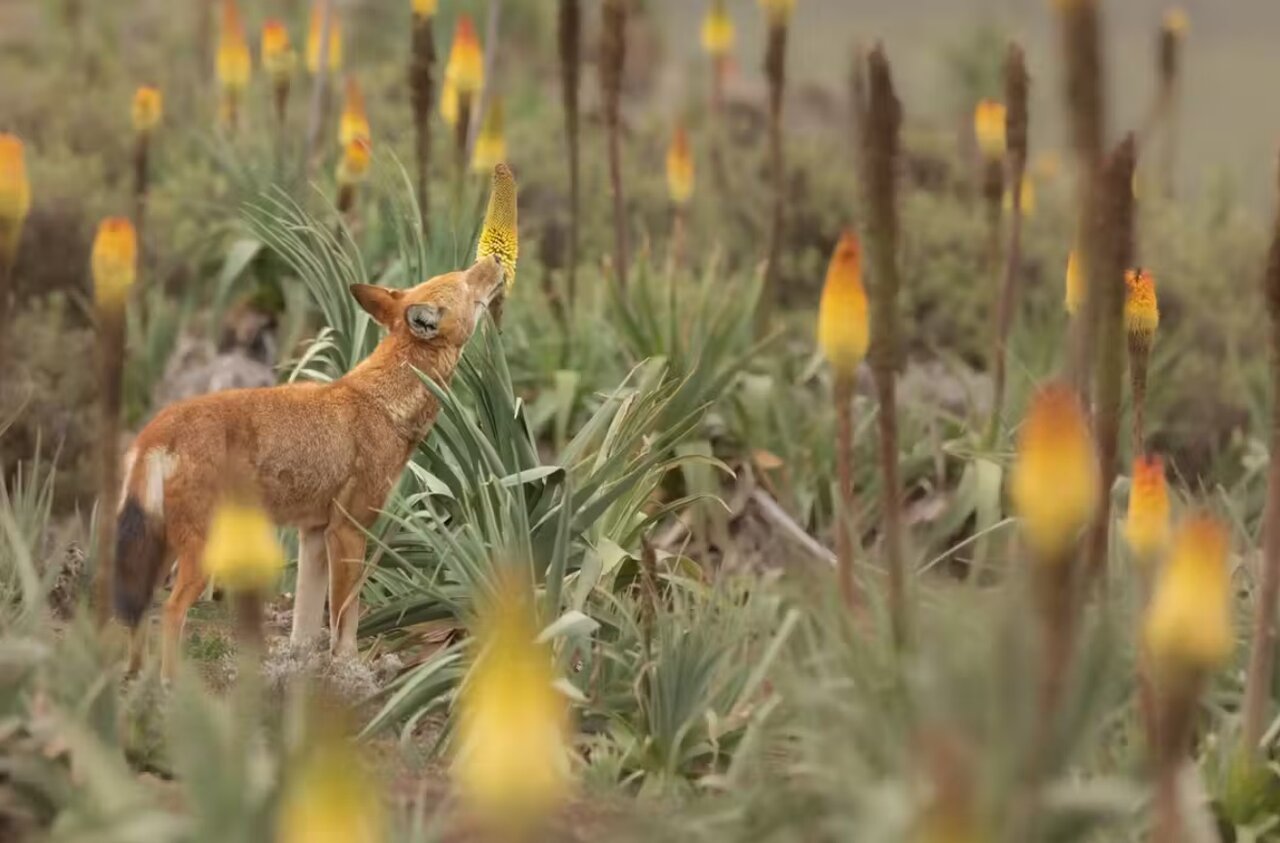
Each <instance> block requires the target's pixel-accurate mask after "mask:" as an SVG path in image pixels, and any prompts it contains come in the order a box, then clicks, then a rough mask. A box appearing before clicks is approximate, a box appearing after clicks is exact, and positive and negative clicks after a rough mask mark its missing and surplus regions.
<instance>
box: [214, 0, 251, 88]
mask: <svg viewBox="0 0 1280 843" xmlns="http://www.w3.org/2000/svg"><path fill="white" fill-rule="evenodd" d="M216 70H217V74H218V84H219V85H221V86H222V87H223V88H224V89H225V90H228V91H233V92H240V91H243V90H244V89H245V87H246V86H248V84H249V76H250V74H251V73H252V72H253V59H252V58H251V57H250V56H249V42H248V41H247V40H246V39H245V34H244V24H243V23H242V22H241V20H240V9H239V7H238V6H236V0H222V29H221V31H220V32H219V36H218V55H217V67H216Z"/></svg>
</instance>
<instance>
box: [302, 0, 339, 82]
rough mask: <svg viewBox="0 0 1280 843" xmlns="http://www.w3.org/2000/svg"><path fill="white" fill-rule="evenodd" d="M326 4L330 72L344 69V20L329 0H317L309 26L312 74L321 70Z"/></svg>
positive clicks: (309, 70)
mask: <svg viewBox="0 0 1280 843" xmlns="http://www.w3.org/2000/svg"><path fill="white" fill-rule="evenodd" d="M325 5H328V6H329V72H330V73H337V72H338V71H339V70H341V69H342V21H340V20H339V19H338V10H337V9H336V8H334V7H333V5H332V4H331V3H329V0H317V2H315V3H313V4H312V6H311V20H310V23H309V24H308V26H307V72H308V73H310V74H311V75H312V76H314V75H316V74H317V73H319V72H320V30H321V29H322V28H323V26H324V15H323V14H322V13H323V11H324V7H325Z"/></svg>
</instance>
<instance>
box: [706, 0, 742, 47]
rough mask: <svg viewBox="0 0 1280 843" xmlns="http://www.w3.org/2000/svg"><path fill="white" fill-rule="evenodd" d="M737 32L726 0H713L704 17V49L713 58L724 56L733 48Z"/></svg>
mask: <svg viewBox="0 0 1280 843" xmlns="http://www.w3.org/2000/svg"><path fill="white" fill-rule="evenodd" d="M736 37H737V33H736V32H735V31H734V27H733V18H731V17H729V8H728V4H727V3H726V2H725V0H711V5H710V6H709V7H708V8H707V14H706V15H705V16H704V17H703V18H702V49H703V50H705V51H706V52H707V55H709V56H711V57H712V58H724V57H725V56H727V55H729V53H730V52H731V51H732V50H733V43H734V41H735V40H736Z"/></svg>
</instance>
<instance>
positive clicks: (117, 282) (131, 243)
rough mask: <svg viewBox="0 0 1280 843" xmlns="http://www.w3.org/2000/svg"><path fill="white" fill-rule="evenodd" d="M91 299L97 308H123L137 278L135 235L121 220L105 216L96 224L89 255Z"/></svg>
mask: <svg viewBox="0 0 1280 843" xmlns="http://www.w3.org/2000/svg"><path fill="white" fill-rule="evenodd" d="M90 263H91V264H92V268H93V296H94V299H95V300H96V301H97V302H98V304H99V306H101V307H109V308H113V309H114V308H118V307H121V306H123V305H124V301H125V298H126V297H127V296H128V295H129V288H130V287H132V286H133V282H134V281H135V280H136V279H137V276H138V235H137V232H136V231H135V230H134V228H133V223H131V222H129V220H127V219H125V218H124V217H108V218H107V219H105V220H103V221H102V222H101V223H100V224H99V225H98V233H97V235H96V236H95V237H94V238H93V253H92V255H91V256H90Z"/></svg>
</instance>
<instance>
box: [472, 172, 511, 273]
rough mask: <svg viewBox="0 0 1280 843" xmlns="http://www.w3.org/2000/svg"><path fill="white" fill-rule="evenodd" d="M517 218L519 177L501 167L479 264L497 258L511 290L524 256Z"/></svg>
mask: <svg viewBox="0 0 1280 843" xmlns="http://www.w3.org/2000/svg"><path fill="white" fill-rule="evenodd" d="M516 217H517V204H516V177H515V175H514V174H513V173H512V172H511V168H510V167H508V166H507V165H506V164H499V165H498V166H496V167H494V168H493V183H492V185H491V186H490V188H489V207H488V208H487V209H486V210H485V212H484V227H483V228H482V229H481V230H480V243H479V245H477V246H476V260H480V259H481V258H485V257H488V256H489V255H497V256H498V260H499V261H500V262H501V263H502V270H503V272H504V273H505V275H506V281H507V289H508V290H510V289H511V287H512V285H514V284H515V283H516V260H517V259H518V258H519V256H520V230H519V224H518V221H517V218H516Z"/></svg>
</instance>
